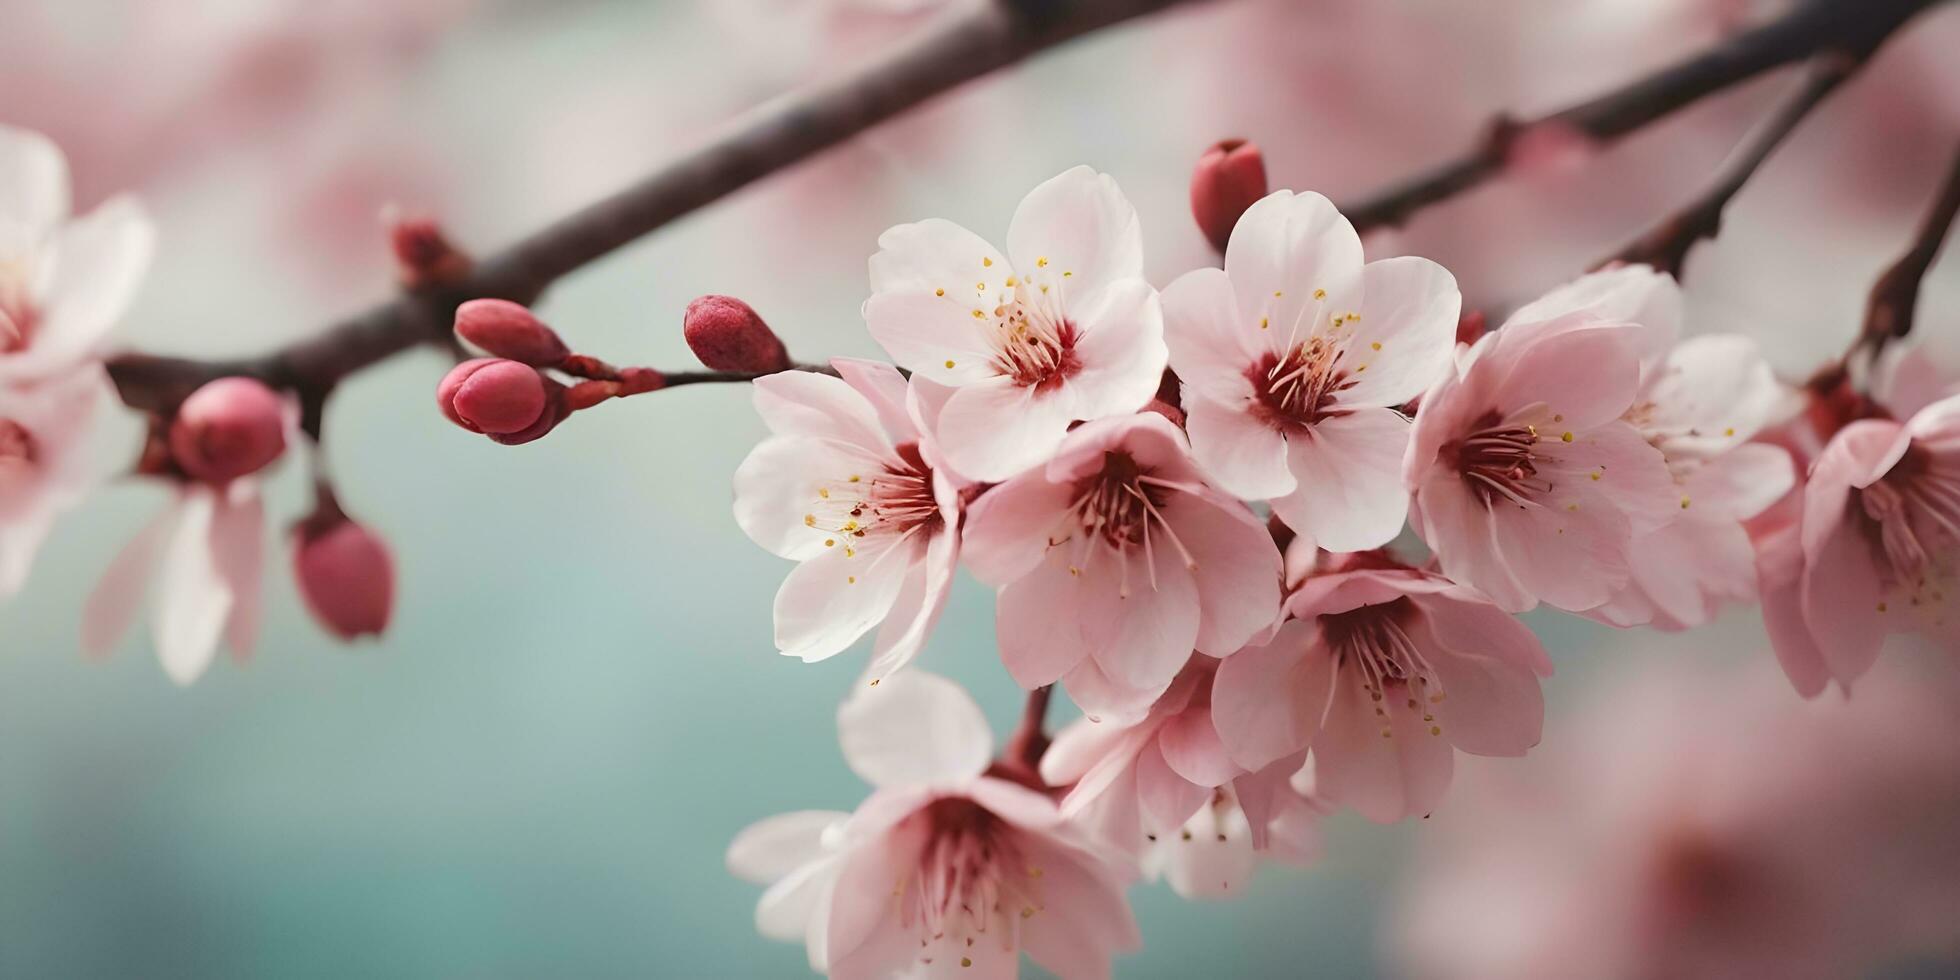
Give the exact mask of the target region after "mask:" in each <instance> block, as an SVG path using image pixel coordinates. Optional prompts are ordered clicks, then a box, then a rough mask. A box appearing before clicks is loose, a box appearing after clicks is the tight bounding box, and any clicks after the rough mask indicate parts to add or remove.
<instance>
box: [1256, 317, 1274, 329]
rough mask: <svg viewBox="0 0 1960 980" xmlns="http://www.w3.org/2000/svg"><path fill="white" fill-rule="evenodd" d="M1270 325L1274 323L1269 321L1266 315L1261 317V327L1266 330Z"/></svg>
mask: <svg viewBox="0 0 1960 980" xmlns="http://www.w3.org/2000/svg"><path fill="white" fill-rule="evenodd" d="M1270 326H1272V323H1271V322H1270V321H1268V320H1267V319H1266V318H1265V317H1263V316H1262V317H1260V318H1259V329H1261V330H1264V329H1266V328H1267V327H1270Z"/></svg>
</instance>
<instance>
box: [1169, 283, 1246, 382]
mask: <svg viewBox="0 0 1960 980" xmlns="http://www.w3.org/2000/svg"><path fill="white" fill-rule="evenodd" d="M1162 299H1163V305H1164V342H1165V343H1166V344H1167V345H1168V346H1169V348H1170V365H1171V367H1172V368H1173V369H1174V370H1176V371H1177V376H1178V378H1179V379H1181V380H1182V381H1183V382H1184V384H1185V386H1186V387H1187V388H1190V389H1192V390H1194V391H1196V392H1198V393H1200V394H1203V395H1206V396H1209V397H1211V398H1214V399H1217V400H1218V401H1219V402H1221V403H1223V404H1227V405H1232V404H1237V403H1238V402H1240V401H1242V400H1244V399H1246V398H1250V397H1251V396H1252V384H1251V383H1250V382H1248V381H1247V380H1246V372H1247V371H1249V370H1252V368H1253V366H1254V365H1255V364H1257V363H1258V361H1259V357H1260V355H1261V354H1262V353H1263V352H1264V350H1263V345H1264V341H1263V340H1261V339H1260V338H1259V337H1257V336H1256V335H1257V334H1258V332H1259V325H1258V321H1256V320H1246V319H1243V318H1242V317H1240V315H1239V304H1238V298H1237V296H1236V295H1235V294H1234V293H1233V292H1232V280H1230V279H1229V278H1227V277H1226V275H1225V270H1223V269H1212V268H1205V269H1197V270H1194V271H1191V272H1187V273H1185V274H1184V275H1181V276H1179V277H1177V280H1176V281H1174V282H1172V283H1171V284H1170V285H1169V286H1166V287H1164V292H1163V297H1162Z"/></svg>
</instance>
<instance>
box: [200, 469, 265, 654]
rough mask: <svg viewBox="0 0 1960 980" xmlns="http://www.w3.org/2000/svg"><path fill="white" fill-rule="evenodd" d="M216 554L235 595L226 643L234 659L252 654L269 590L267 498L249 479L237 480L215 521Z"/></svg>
mask: <svg viewBox="0 0 1960 980" xmlns="http://www.w3.org/2000/svg"><path fill="white" fill-rule="evenodd" d="M211 556H212V560H213V562H214V563H215V567H216V568H217V570H218V575H219V576H220V577H222V578H223V579H224V580H225V583H226V588H227V589H229V590H230V592H231V594H232V608H231V615H230V616H229V617H228V618H227V619H226V621H225V644H226V645H227V646H229V647H231V652H232V653H233V655H235V656H237V657H238V658H239V659H241V660H242V659H245V658H247V657H250V656H251V655H252V647H253V644H254V643H255V642H256V641H257V640H258V635H259V617H260V613H261V607H262V605H263V603H262V601H261V600H262V597H263V595H264V591H265V581H264V578H265V498H263V497H261V496H259V492H258V487H257V485H256V484H255V483H254V482H253V481H250V480H237V481H234V482H233V483H232V484H231V486H230V487H228V488H227V492H226V493H225V494H224V496H223V497H222V498H221V499H220V500H219V501H218V506H217V510H216V511H215V512H214V513H213V514H212V520H211Z"/></svg>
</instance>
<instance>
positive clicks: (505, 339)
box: [456, 299, 572, 367]
mask: <svg viewBox="0 0 1960 980" xmlns="http://www.w3.org/2000/svg"><path fill="white" fill-rule="evenodd" d="M456 336H458V337H461V338H463V339H464V340H467V341H469V342H470V343H472V344H475V345H476V346H478V347H481V348H483V349H484V350H486V351H489V352H490V353H491V354H492V355H494V356H496V357H503V358H508V359H510V360H513V361H517V362H519V363H523V364H529V365H531V366H533V367H557V366H558V365H559V364H561V363H563V362H564V360H565V358H566V357H568V356H570V355H571V353H572V351H571V349H570V348H568V347H566V346H565V342H564V341H563V340H560V339H559V337H558V334H557V332H556V331H554V330H552V329H551V328H550V327H547V326H545V325H544V322H543V321H541V320H539V319H538V318H537V317H535V316H532V315H531V311H530V310H527V309H525V308H524V307H523V306H522V305H520V304H517V303H513V302H511V301H509V300H506V299H473V300H470V301H469V302H467V303H464V304H463V305H461V306H459V307H457V308H456Z"/></svg>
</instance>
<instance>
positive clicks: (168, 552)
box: [155, 487, 234, 685]
mask: <svg viewBox="0 0 1960 980" xmlns="http://www.w3.org/2000/svg"><path fill="white" fill-rule="evenodd" d="M178 510H179V513H178V517H177V524H176V526H175V527H174V528H172V530H171V534H170V540H169V542H168V543H167V544H166V545H165V546H164V552H163V565H162V567H161V569H159V571H158V575H157V588H156V607H157V608H156V623H155V632H156V637H155V639H156V646H157V658H158V659H159V660H161V661H162V662H163V671H164V673H166V674H168V675H170V679H171V680H173V681H176V682H177V683H178V684H183V685H188V684H190V683H192V682H193V681H196V680H197V679H198V677H200V676H202V675H203V673H204V670H205V668H207V667H209V666H211V658H212V656H213V655H214V654H215V653H217V650H218V638H219V636H220V635H221V634H222V633H223V632H224V628H225V624H226V622H227V621H228V620H229V619H230V617H231V610H232V603H233V601H234V597H233V595H232V591H231V586H230V583H229V582H228V581H227V580H226V579H225V577H224V575H223V574H221V573H220V572H219V570H218V563H217V554H216V551H215V548H214V542H213V540H212V523H213V518H214V515H215V512H216V510H217V494H216V492H215V491H213V490H211V489H209V488H206V487H194V488H191V489H189V490H186V491H185V492H184V498H183V500H182V502H181V503H179V504H178Z"/></svg>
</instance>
